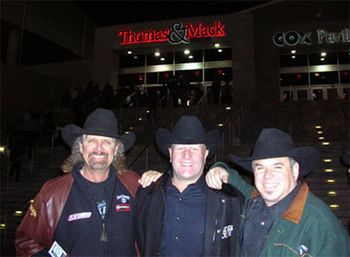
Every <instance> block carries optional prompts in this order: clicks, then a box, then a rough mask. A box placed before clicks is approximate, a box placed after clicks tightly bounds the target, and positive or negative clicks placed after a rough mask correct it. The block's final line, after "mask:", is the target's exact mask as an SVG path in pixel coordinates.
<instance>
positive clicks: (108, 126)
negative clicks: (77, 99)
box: [61, 108, 136, 152]
mask: <svg viewBox="0 0 350 257" xmlns="http://www.w3.org/2000/svg"><path fill="white" fill-rule="evenodd" d="M61 135H62V138H63V140H64V141H65V142H66V144H67V145H69V146H70V147H72V145H73V143H74V141H75V139H76V138H77V137H79V136H81V135H96V136H104V137H112V138H117V139H119V140H120V141H121V142H122V143H123V145H124V149H125V152H126V151H127V150H129V149H130V148H131V147H132V146H133V145H134V144H135V142H136V136H135V133H134V132H132V131H130V132H127V133H125V134H123V135H119V134H118V121H117V118H116V117H115V115H114V113H113V112H112V111H111V110H108V109H103V108H98V109H96V110H95V111H93V112H92V113H91V114H90V115H89V116H88V117H87V118H86V120H85V123H84V127H83V128H81V127H79V126H77V125H74V124H68V125H66V126H65V127H63V128H62V129H61Z"/></svg>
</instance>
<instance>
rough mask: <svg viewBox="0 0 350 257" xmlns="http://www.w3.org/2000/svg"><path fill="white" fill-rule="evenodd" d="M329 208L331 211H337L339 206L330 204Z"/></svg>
mask: <svg viewBox="0 0 350 257" xmlns="http://www.w3.org/2000/svg"><path fill="white" fill-rule="evenodd" d="M329 207H330V208H332V209H337V208H339V204H330V205H329Z"/></svg>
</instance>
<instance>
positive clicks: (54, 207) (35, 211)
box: [15, 171, 139, 256]
mask: <svg viewBox="0 0 350 257" xmlns="http://www.w3.org/2000/svg"><path fill="white" fill-rule="evenodd" d="M117 176H118V178H119V179H120V181H121V182H122V183H123V185H124V186H125V187H126V188H127V189H128V191H129V192H130V193H131V195H133V196H134V197H135V195H136V191H137V189H138V182H137V181H138V179H139V176H138V175H137V174H136V173H134V172H132V171H126V172H123V173H121V174H117ZM73 181H74V179H73V176H72V174H67V175H63V176H60V177H57V178H54V179H51V180H49V181H47V182H46V183H45V184H44V186H43V187H42V188H41V190H40V192H39V193H38V195H37V196H36V197H35V201H34V203H32V204H31V205H30V206H29V209H28V210H27V213H26V215H25V216H24V218H23V220H22V222H21V224H20V225H19V227H18V229H17V234H16V241H15V246H16V255H17V256H32V255H34V254H36V253H38V252H40V251H42V250H43V249H45V248H46V249H49V248H50V247H51V245H52V243H53V242H52V237H53V233H54V231H55V228H56V225H57V223H58V221H59V218H60V216H61V213H62V210H63V207H64V205H65V203H66V200H67V198H68V195H69V192H70V190H71V187H72V184H73Z"/></svg>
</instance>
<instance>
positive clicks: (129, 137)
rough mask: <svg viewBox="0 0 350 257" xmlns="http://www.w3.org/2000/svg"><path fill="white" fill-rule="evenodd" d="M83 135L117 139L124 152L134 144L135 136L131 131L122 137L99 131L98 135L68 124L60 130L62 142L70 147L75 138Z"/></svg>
mask: <svg viewBox="0 0 350 257" xmlns="http://www.w3.org/2000/svg"><path fill="white" fill-rule="evenodd" d="M83 134H88V135H97V136H106V137H113V138H117V139H119V140H120V141H121V142H122V143H123V145H124V151H125V152H127V151H128V150H130V149H131V148H132V147H133V146H134V144H135V143H136V135H135V133H134V132H133V131H129V132H127V133H124V134H123V135H109V134H106V133H105V132H104V131H101V133H99V132H98V131H96V130H94V131H93V132H89V131H84V130H83V129H82V128H81V127H79V126H77V125H74V124H68V125H66V126H64V127H63V128H62V129H61V136H62V138H63V140H64V142H65V143H66V144H67V145H69V146H70V147H72V146H73V143H74V141H75V140H76V138H77V137H80V136H82V135H83Z"/></svg>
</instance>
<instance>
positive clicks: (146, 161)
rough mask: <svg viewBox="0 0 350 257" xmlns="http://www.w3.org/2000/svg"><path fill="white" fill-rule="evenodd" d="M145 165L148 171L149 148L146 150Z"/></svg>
mask: <svg viewBox="0 0 350 257" xmlns="http://www.w3.org/2000/svg"><path fill="white" fill-rule="evenodd" d="M145 159H146V160H145V163H146V165H145V168H146V171H147V170H148V146H147V148H146V152H145Z"/></svg>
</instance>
